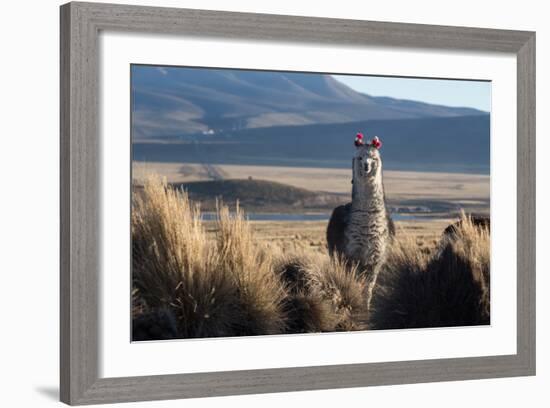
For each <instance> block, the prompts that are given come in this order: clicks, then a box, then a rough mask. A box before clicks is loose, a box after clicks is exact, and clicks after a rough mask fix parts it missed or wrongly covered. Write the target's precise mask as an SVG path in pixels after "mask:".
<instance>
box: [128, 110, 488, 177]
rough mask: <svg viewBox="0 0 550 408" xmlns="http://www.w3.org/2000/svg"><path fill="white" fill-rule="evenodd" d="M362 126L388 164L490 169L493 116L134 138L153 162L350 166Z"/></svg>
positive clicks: (141, 157) (137, 156)
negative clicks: (377, 141) (378, 143)
mask: <svg viewBox="0 0 550 408" xmlns="http://www.w3.org/2000/svg"><path fill="white" fill-rule="evenodd" d="M358 131H362V132H365V133H366V134H367V136H368V137H372V136H374V135H378V136H380V138H381V139H382V142H383V147H382V154H383V159H384V168H385V169H393V170H422V171H439V172H462V173H464V172H465V173H479V174H487V173H488V172H489V164H490V118H489V115H475V116H461V117H449V118H421V119H402V120H371V121H362V122H353V123H338V124H317V125H304V126H276V127H270V128H262V129H243V130H239V131H233V132H230V133H229V134H227V135H212V136H203V137H195V136H189V137H185V138H181V139H180V140H179V141H178V142H177V143H152V142H139V141H135V142H134V143H133V159H134V160H136V161H149V162H174V163H209V164H212V163H217V164H255V165H278V166H281V165H284V166H302V167H339V168H349V167H350V165H351V157H352V155H353V153H354V147H353V138H354V136H355V133H356V132H358Z"/></svg>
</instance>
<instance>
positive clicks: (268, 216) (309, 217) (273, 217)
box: [202, 213, 419, 222]
mask: <svg viewBox="0 0 550 408" xmlns="http://www.w3.org/2000/svg"><path fill="white" fill-rule="evenodd" d="M245 216H246V218H247V219H248V220H250V221H327V222H328V220H329V219H330V213H326V214H314V213H312V214H308V213H306V214H282V213H246V215H245ZM391 217H392V219H393V220H394V221H414V220H418V219H419V217H417V216H415V215H410V214H392V215H391ZM202 219H203V220H204V221H215V220H216V219H217V217H216V213H203V214H202Z"/></svg>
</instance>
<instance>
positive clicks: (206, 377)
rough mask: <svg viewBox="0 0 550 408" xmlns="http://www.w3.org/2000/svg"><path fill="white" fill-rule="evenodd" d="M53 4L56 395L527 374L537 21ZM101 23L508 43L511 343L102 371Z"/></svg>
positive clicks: (367, 40)
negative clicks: (512, 160) (512, 170)
mask: <svg viewBox="0 0 550 408" xmlns="http://www.w3.org/2000/svg"><path fill="white" fill-rule="evenodd" d="M60 13H61V44H60V45H61V72H60V74H61V89H60V92H61V113H60V122H61V123H60V131H61V147H60V148H61V163H60V167H61V169H60V170H61V197H60V198H61V237H60V239H61V310H60V312H61V317H60V318H61V324H60V327H61V333H60V334H61V345H60V350H61V361H60V364H61V365H60V372H61V378H60V382H61V385H60V387H61V401H63V402H65V403H67V404H71V405H72V404H75V405H76V404H97V403H114V402H126V401H142V400H154V399H174V398H191V397H207V396H221V395H235V394H253V393H268V392H281V391H299V390H317V389H327V388H346V387H364V386H373V385H387V384H403V383H420V382H432V381H450V380H467V379H481V378H495V377H510V376H526V375H534V374H535V33H534V32H527V31H509V30H494V29H483V28H463V27H445V26H434V25H418V24H402V23H385V22H371V21H357V20H338V19H326V18H310V17H293V16H283V15H266V14H247V13H234V12H218V11H204V10H189V9H173V8H157V7H141V6H128V5H113V4H94V3H69V4H66V5H63V6H61V10H60ZM102 30H108V31H125V32H137V33H151V34H175V35H184V36H201V37H223V38H226V39H227V38H230V39H232V38H234V39H251V40H265V41H282V40H284V41H289V42H302V43H304V42H306V43H319V44H332V45H352V46H358V47H360V46H365V45H379V46H398V47H414V48H432V49H434V48H435V49H449V50H469V51H472V50H475V51H482V52H497V53H513V54H515V55H516V56H517V140H518V143H517V180H518V184H517V211H518V218H517V233H518V236H517V238H518V240H517V255H518V258H517V353H516V354H514V355H503V356H487V357H472V358H450V359H437V360H420V361H398V362H387V363H369V364H346V365H333V366H319V367H298V368H280V369H261V370H247V371H229V372H214V373H201V374H176V375H158V376H145V377H126V378H100V377H99V375H98V373H99V371H98V370H99V367H98V363H99V350H98V330H99V310H98V300H99V284H98V279H99V271H100V269H99V268H100V259H99V256H100V253H99V247H100V239H101V231H100V229H99V214H98V208H99V205H98V200H99V197H100V191H101V190H100V185H99V165H100V162H101V156H100V150H99V135H98V131H99V124H98V112H99V96H98V92H99V89H98V83H99V82H98V74H99V68H98V67H99V62H98V61H99V54H98V51H99V50H98V35H99V33H100V31H102ZM320 69H322V67H320ZM496 256H498V254H496ZM497 273H498V271H497Z"/></svg>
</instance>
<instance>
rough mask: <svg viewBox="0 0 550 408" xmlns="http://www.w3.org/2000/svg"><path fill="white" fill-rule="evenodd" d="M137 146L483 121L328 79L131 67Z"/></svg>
mask: <svg viewBox="0 0 550 408" xmlns="http://www.w3.org/2000/svg"><path fill="white" fill-rule="evenodd" d="M132 101H133V110H132V128H133V137H134V138H135V140H138V141H139V140H141V141H145V140H148V141H155V140H157V141H158V140H160V139H164V140H169V139H172V138H178V137H181V136H185V135H192V134H195V135H197V134H219V133H225V132H233V131H239V130H242V129H254V128H267V127H274V126H299V125H302V126H303V125H312V124H328V123H333V124H334V123H349V122H357V121H366V120H398V119H418V118H433V117H458V116H474V115H485V114H486V113H485V112H482V111H478V110H476V109H471V108H453V107H446V106H440V105H432V104H427V103H421V102H416V101H408V100H398V99H393V98H388V97H373V96H369V95H366V94H362V93H359V92H356V91H354V90H353V89H351V88H349V87H348V86H346V85H344V84H342V83H341V82H339V81H337V80H336V79H334V78H333V77H332V76H331V75H325V74H307V73H296V72H273V71H246V70H233V69H204V68H180V67H177V68H175V67H155V66H143V65H132Z"/></svg>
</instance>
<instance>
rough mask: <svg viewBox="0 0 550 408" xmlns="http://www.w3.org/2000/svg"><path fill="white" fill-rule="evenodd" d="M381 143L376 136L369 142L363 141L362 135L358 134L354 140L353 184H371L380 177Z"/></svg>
mask: <svg viewBox="0 0 550 408" xmlns="http://www.w3.org/2000/svg"><path fill="white" fill-rule="evenodd" d="M381 146H382V142H380V139H378V137H377V136H375V137H374V139H372V140H371V141H370V142H367V143H365V142H364V141H363V135H362V134H361V133H358V134H357V136H356V138H355V147H356V148H357V150H356V152H355V157H354V158H353V180H354V183H355V182H356V181H357V182H361V181H366V182H372V181H374V180H377V179H379V178H381V177H382V158H381V156H380V147H381Z"/></svg>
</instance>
